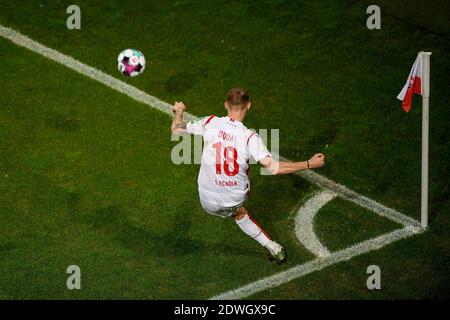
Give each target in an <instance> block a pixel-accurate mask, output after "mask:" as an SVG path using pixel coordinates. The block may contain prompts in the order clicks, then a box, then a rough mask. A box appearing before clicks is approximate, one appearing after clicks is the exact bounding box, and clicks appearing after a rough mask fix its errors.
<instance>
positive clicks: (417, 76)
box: [397, 52, 423, 112]
mask: <svg viewBox="0 0 450 320" xmlns="http://www.w3.org/2000/svg"><path fill="white" fill-rule="evenodd" d="M422 74H423V67H422V55H421V53H420V52H419V53H418V54H417V58H416V61H414V64H413V66H412V68H411V71H410V72H409V76H408V79H407V80H406V84H405V85H404V87H403V89H402V91H400V93H399V94H398V96H397V99H399V100H402V108H403V110H405V112H409V110H410V109H411V104H412V98H413V94H414V93H417V94H422V89H421V87H422V85H421V82H422V79H423V75H422Z"/></svg>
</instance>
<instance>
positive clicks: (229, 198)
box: [187, 115, 271, 207]
mask: <svg viewBox="0 0 450 320" xmlns="http://www.w3.org/2000/svg"><path fill="white" fill-rule="evenodd" d="M187 132H188V133H191V134H196V135H202V136H203V141H204V147H203V154H202V162H201V166H200V173H199V176H198V188H199V192H200V194H201V195H202V196H203V197H206V198H207V200H208V202H209V203H212V204H217V205H220V206H223V207H232V206H235V205H237V204H239V203H242V202H243V201H244V200H245V199H246V197H247V196H248V194H249V191H250V181H249V178H248V171H249V169H250V164H249V162H250V157H252V158H253V159H255V160H256V161H260V160H261V159H263V158H265V157H270V156H271V154H270V153H269V151H268V150H267V148H266V146H265V145H264V142H263V141H262V139H261V137H259V135H258V134H256V133H255V132H253V131H251V130H249V129H247V127H246V126H245V125H244V124H243V123H242V122H240V121H237V120H234V119H231V118H229V117H215V116H213V115H212V116H209V117H205V118H203V119H200V120H197V121H193V122H189V123H188V124H187Z"/></svg>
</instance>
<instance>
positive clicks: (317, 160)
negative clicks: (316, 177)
mask: <svg viewBox="0 0 450 320" xmlns="http://www.w3.org/2000/svg"><path fill="white" fill-rule="evenodd" d="M308 162H309V168H310V169H314V168H320V167H323V165H324V164H325V156H324V155H323V154H322V153H316V154H315V155H313V156H312V158H311V159H309V160H308Z"/></svg>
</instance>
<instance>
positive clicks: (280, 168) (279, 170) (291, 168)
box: [259, 153, 325, 175]
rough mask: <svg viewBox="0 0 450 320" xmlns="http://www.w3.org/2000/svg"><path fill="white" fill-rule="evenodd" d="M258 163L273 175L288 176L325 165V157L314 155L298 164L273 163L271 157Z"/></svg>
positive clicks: (320, 154)
mask: <svg viewBox="0 0 450 320" xmlns="http://www.w3.org/2000/svg"><path fill="white" fill-rule="evenodd" d="M259 163H260V164H261V165H262V166H263V167H264V168H266V169H267V170H269V172H270V173H272V174H274V175H281V174H289V173H294V172H297V171H300V170H305V169H314V168H320V167H322V166H323V165H324V164H325V156H324V155H323V154H322V153H316V154H315V155H314V156H312V158H311V159H309V160H307V161H300V162H287V161H275V160H273V159H272V157H267V158H264V159H261V160H260V161H259Z"/></svg>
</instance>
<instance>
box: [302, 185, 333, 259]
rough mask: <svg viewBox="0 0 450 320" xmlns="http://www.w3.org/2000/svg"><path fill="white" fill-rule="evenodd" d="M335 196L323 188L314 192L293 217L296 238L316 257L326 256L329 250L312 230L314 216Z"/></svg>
mask: <svg viewBox="0 0 450 320" xmlns="http://www.w3.org/2000/svg"><path fill="white" fill-rule="evenodd" d="M336 196H337V194H336V193H334V192H332V191H329V190H323V191H321V192H319V193H317V194H315V195H314V196H313V197H312V198H310V199H308V200H307V201H306V202H305V204H304V205H303V206H302V207H301V208H300V209H299V210H298V213H297V216H296V217H295V235H296V236H297V239H298V240H299V241H300V243H301V244H303V246H305V248H306V249H308V250H309V251H310V252H311V253H312V254H314V255H315V256H316V257H327V256H329V255H330V252H329V251H328V249H327V247H326V246H324V245H323V244H322V243H321V242H320V241H319V239H318V238H317V236H316V233H315V232H314V217H315V216H316V214H317V212H318V211H319V209H320V208H322V207H323V206H324V205H326V204H327V203H328V202H329V201H331V200H333V199H334V198H335V197H336Z"/></svg>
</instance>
